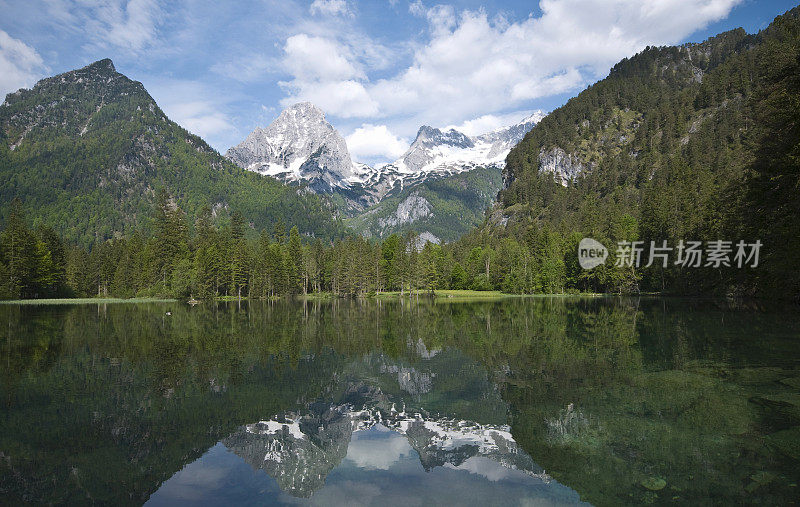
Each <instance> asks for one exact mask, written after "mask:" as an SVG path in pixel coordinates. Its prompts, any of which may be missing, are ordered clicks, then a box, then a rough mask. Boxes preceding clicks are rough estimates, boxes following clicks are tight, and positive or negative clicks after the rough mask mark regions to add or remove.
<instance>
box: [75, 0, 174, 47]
mask: <svg viewBox="0 0 800 507" xmlns="http://www.w3.org/2000/svg"><path fill="white" fill-rule="evenodd" d="M81 7H83V8H85V6H84V5H81ZM82 14H83V16H84V18H85V24H86V30H87V33H89V34H92V35H93V36H94V38H95V39H96V42H97V43H98V44H99V45H100V46H108V45H111V46H116V47H119V48H122V49H127V50H129V51H131V52H134V53H136V52H139V51H141V50H142V49H145V48H146V47H148V46H150V45H151V44H152V43H153V42H154V41H155V40H156V38H157V25H158V22H159V19H160V18H162V17H163V12H162V10H161V6H160V5H159V3H158V2H157V1H156V0H117V1H113V2H100V3H97V4H95V5H94V6H93V8H90V9H87V10H83V11H82Z"/></svg>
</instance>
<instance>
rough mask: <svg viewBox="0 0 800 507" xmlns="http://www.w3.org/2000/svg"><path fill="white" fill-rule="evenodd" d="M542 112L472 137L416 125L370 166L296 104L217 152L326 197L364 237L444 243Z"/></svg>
mask: <svg viewBox="0 0 800 507" xmlns="http://www.w3.org/2000/svg"><path fill="white" fill-rule="evenodd" d="M543 117H544V113H542V112H540V111H537V112H535V113H534V114H532V115H530V116H528V117H527V118H525V119H524V120H522V121H520V122H519V123H516V124H514V125H510V126H507V127H503V128H499V129H497V130H493V131H491V132H487V133H485V134H481V135H478V136H469V135H467V134H465V133H463V132H460V131H459V130H457V129H454V128H446V129H439V128H435V127H430V126H427V125H424V126H422V127H421V128H420V129H419V131H418V132H417V137H416V139H414V142H413V143H411V146H409V148H408V150H407V151H406V152H405V153H404V154H403V156H401V157H400V158H399V159H397V160H395V161H394V162H392V163H390V164H385V165H376V166H374V167H373V166H369V165H366V164H360V163H358V162H354V161H353V160H352V159H351V157H350V152H349V151H348V149H347V143H346V141H345V139H344V138H343V137H342V136H341V135H340V134H339V132H337V131H336V129H335V128H334V127H333V125H331V124H330V123H329V122H328V121H327V120H326V119H325V114H324V113H323V112H322V111H321V110H320V109H319V108H317V107H316V106H314V105H313V104H311V103H309V102H302V103H299V104H295V105H293V106H291V107H289V108H288V109H286V110H284V111H283V112H281V114H280V115H279V116H278V118H276V119H275V121H273V122H272V123H271V124H270V125H269V126H268V127H266V128H257V129H256V130H255V131H253V132H252V133H251V134H250V135H249V136H247V138H246V139H245V140H244V141H242V142H241V143H240V144H239V145H237V146H234V147H233V148H231V149H229V150H228V152H227V153H226V155H225V156H226V157H228V158H229V159H230V160H232V161H233V162H234V163H236V164H237V165H239V166H240V167H242V168H244V169H248V170H250V171H255V172H258V173H261V174H266V175H269V176H273V177H275V178H277V179H280V180H282V181H284V182H285V183H290V184H304V185H306V186H307V188H308V189H310V190H311V191H313V192H315V193H318V194H326V195H331V196H332V197H333V199H332V200H333V202H335V203H336V205H337V206H338V208H339V210H340V212H341V213H342V214H343V215H344V216H345V217H347V218H348V219H349V220H350V222H351V223H350V224H349V225H350V226H351V227H353V229H354V230H356V231H357V232H359V233H361V234H363V235H365V236H378V237H385V236H387V235H389V234H392V233H394V232H403V231H407V230H415V231H416V232H418V233H420V235H421V236H423V235H424V237H426V238H427V240H430V241H435V242H439V241H450V240H453V239H455V238H457V237H459V236H460V235H461V234H462V233H464V232H466V231H467V230H469V229H470V228H471V227H473V226H474V225H476V224H477V223H479V221H480V219H481V218H482V216H483V212H484V210H485V208H486V207H487V206H489V205H490V204H491V202H492V200H493V199H494V197H495V196H496V194H497V191H498V190H499V188H500V186H499V185H500V183H499V181H500V178H499V175H500V171H501V170H502V168H503V165H504V164H505V157H506V155H507V154H508V152H509V151H510V150H511V148H512V147H514V145H516V144H517V143H518V142H519V141H521V140H522V138H523V137H524V136H525V134H526V133H527V132H528V131H529V130H530V129H531V128H533V126H534V125H535V124H536V123H537V122H538V121H539V120H541V119H542V118H543ZM478 168H480V169H481V171H480V172H471V171H474V170H476V169H478ZM487 171H488V172H487ZM495 172H496V173H497V177H495V174H494V173H495ZM466 173H469V174H466ZM445 179H449V180H448V181H447V182H445V181H442V180H445ZM450 180H452V181H450ZM456 180H458V181H456ZM437 181H438V182H439V183H442V184H438V185H437V188H436V189H435V190H433V189H430V188H428V189H425V188H423V187H424V186H425V185H426V184H428V183H430V184H433V183H434V182H437ZM450 187H458V188H459V189H461V190H459V191H451V190H448V188H450ZM415 189H416V190H415ZM413 192H416V193H413ZM431 192H434V193H436V194H437V195H436V196H434V195H432V193H431ZM412 193H413V195H412ZM442 210H446V211H442Z"/></svg>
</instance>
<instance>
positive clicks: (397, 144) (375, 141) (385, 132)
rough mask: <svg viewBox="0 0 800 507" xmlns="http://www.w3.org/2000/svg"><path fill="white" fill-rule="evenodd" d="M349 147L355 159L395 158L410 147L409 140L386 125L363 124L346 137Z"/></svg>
mask: <svg viewBox="0 0 800 507" xmlns="http://www.w3.org/2000/svg"><path fill="white" fill-rule="evenodd" d="M346 141H347V149H348V150H349V151H350V154H351V155H352V156H353V158H354V159H355V160H359V161H361V160H373V159H385V160H395V159H397V158H399V157H400V156H401V155H402V154H403V153H405V151H406V150H407V149H408V142H407V141H405V140H403V139H401V138H399V137H397V136H396V135H394V134H393V133H392V132H391V131H390V130H389V128H388V127H387V126H386V125H372V124H369V123H365V124H363V125H362V126H361V127H359V128H357V129H355V130H354V131H353V133H352V134H350V135H349V136H347V137H346Z"/></svg>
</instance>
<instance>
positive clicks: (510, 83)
mask: <svg viewBox="0 0 800 507" xmlns="http://www.w3.org/2000/svg"><path fill="white" fill-rule="evenodd" d="M741 1H742V0H541V1H540V2H539V7H540V9H541V12H542V14H541V15H540V16H538V17H534V16H529V17H527V18H524V19H521V20H516V21H514V20H509V19H507V18H506V17H504V16H495V17H490V16H489V15H488V14H487V13H486V12H485V11H484V10H478V11H471V10H462V11H456V9H454V8H453V7H452V6H450V5H436V6H434V7H427V6H426V5H425V4H423V3H422V2H421V1H420V0H416V1H414V2H412V3H409V7H408V9H409V12H410V13H411V14H412V15H415V16H418V17H420V18H423V19H425V20H426V21H427V24H428V31H427V36H428V40H427V42H426V43H424V44H421V45H420V44H417V45H413V44H411V45H410V46H409V47H411V48H413V50H412V52H413V55H412V58H411V61H410V63H409V64H408V65H405V66H402V67H400V68H397V69H396V70H395V71H394V73H392V74H389V75H387V74H386V73H385V72H382V73H381V74H382V77H381V78H378V79H376V78H374V77H373V76H374V74H377V73H375V72H374V70H375V68H374V67H373V66H372V65H371V64H370V62H367V61H365V59H364V58H363V57H362V56H361V55H359V53H358V50H357V49H354V46H352V45H349V44H343V43H339V42H332V43H333V44H334V46H335V48H336V50H335V51H334V50H331V49H330V48H326V47H320V48H319V51H315V52H314V53H313V55H312V54H311V52H308V54H305V55H302V56H303V57H302V58H301V62H304V63H299V64H296V65H298V66H299V68H296V69H293V72H292V74H293V75H294V76H295V79H294V80H293V81H291V82H289V86H287V87H286V88H287V89H288V91H289V92H290V94H291V96H292V100H296V99H298V98H302V99H305V100H312V101H315V100H317V99H315V98H314V97H315V96H316V97H321V99H320V100H323V101H325V104H318V105H320V107H323V109H325V110H326V111H328V112H329V113H330V114H331V115H334V116H341V117H344V118H351V117H358V118H370V119H372V120H376V119H379V118H382V119H383V120H382V121H381V122H380V123H385V124H388V125H390V126H391V127H392V128H393V129H394V130H395V131H397V132H399V133H400V134H401V135H410V134H409V132H406V130H407V129H406V128H405V125H408V123H409V122H408V120H409V119H411V118H413V119H414V120H415V121H417V120H419V122H420V123H432V124H434V125H437V124H438V125H443V124H459V123H463V122H465V120H470V119H474V118H477V117H482V116H483V117H484V119H483V121H482V123H483V124H486V125H488V124H490V123H492V121H491V118H489V117H486V115H498V112H500V111H508V110H509V109H510V108H520V109H522V108H524V107H526V106H528V107H530V105H531V101H533V100H536V99H540V98H542V97H548V96H555V95H558V94H561V93H566V92H571V91H575V90H579V89H580V88H582V87H584V86H586V85H587V84H589V83H591V82H594V81H595V80H597V79H600V78H602V77H604V76H605V75H606V73H607V72H608V70H609V68H610V67H611V66H612V65H613V64H614V63H616V62H617V61H619V60H620V59H622V58H624V57H626V56H631V55H633V54H635V53H636V52H638V51H640V50H642V49H643V48H644V47H645V46H648V45H664V44H675V43H678V42H680V41H681V40H684V39H685V38H686V37H687V36H689V35H690V34H692V33H693V32H695V31H697V30H699V29H701V28H703V27H705V26H707V25H708V24H709V23H711V22H713V21H717V20H719V19H721V18H724V17H725V16H727V15H728V13H729V12H730V10H731V9H732V8H733V6H734V5H736V4H737V3H739V2H741ZM348 29H349V28H348ZM342 31H343V32H344V31H346V29H345V28H343V29H342ZM305 37H306V38H307V40H306V41H307V42H308V41H310V40H311V39H312V38H311V37H310V36H307V35H306V36H305ZM327 37H328V39H326V40H329V41H334V40H338V39H337V38H341V37H342V36H338V35H336V34H333V33H328V35H327ZM365 43H366V44H367V45H369V44H368V43H369V41H363V40H362V41H360V45H359V46H358V47H363V45H364V44H365ZM288 54H289V44H287V55H288ZM314 55H316V57H314ZM322 55H325V56H322ZM312 73H313V74H314V75H313V79H308V77H309V74H312ZM345 83H346V84H345ZM329 90H336V91H338V92H339V93H338V96H341V97H343V99H344V100H346V101H347V104H346V105H345V104H337V103H336V100H335V97H333V96H324V93H327V92H328V91H329ZM344 90H348V93H343V92H344ZM372 123H377V122H375V121H373V122H372ZM401 124H402V125H404V127H403V128H402V129H400V127H399V126H400V125H401ZM475 125H476V126H475V127H474V128H475V129H477V128H478V127H477V125H478V124H477V123H476V124H475ZM466 128H470V127H469V126H467V127H466Z"/></svg>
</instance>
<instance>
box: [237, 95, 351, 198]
mask: <svg viewBox="0 0 800 507" xmlns="http://www.w3.org/2000/svg"><path fill="white" fill-rule="evenodd" d="M225 156H226V157H228V158H229V159H231V160H232V161H233V162H235V163H236V164H237V165H239V166H240V167H243V168H245V169H248V170H250V171H255V172H258V173H261V174H267V175H269V176H274V177H276V178H278V179H281V180H284V181H286V182H303V183H307V184H308V186H309V187H310V188H311V189H312V190H314V191H315V192H318V193H330V192H332V191H333V190H334V189H335V188H343V187H347V186H349V185H348V183H347V181H348V179H349V178H351V177H352V176H353V170H354V167H357V166H356V165H355V164H353V162H352V161H351V160H350V152H348V150H347V143H346V142H345V140H344V138H343V137H342V136H341V135H340V134H339V132H337V131H336V129H335V128H333V125H331V124H330V123H328V121H327V120H326V119H325V114H324V113H323V112H322V111H321V110H320V109H319V108H317V107H316V106H315V105H314V104H311V103H310V102H301V103H299V104H295V105H293V106H291V107H289V108H288V109H285V110H284V111H283V112H281V114H280V116H278V118H277V119H275V121H273V122H272V123H271V124H270V125H269V126H268V127H267V128H265V129H262V128H257V129H256V130H254V131H253V132H252V133H251V134H250V135H249V136H247V138H246V139H245V140H244V141H242V142H241V143H240V144H238V145H237V146H234V147H233V148H231V149H229V150H228V152H227V153H226V154H225Z"/></svg>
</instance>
